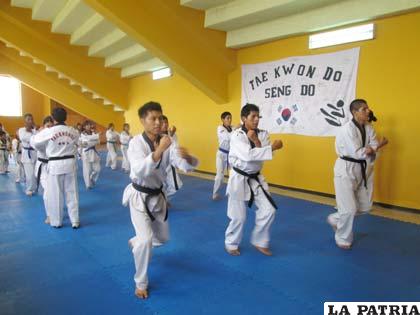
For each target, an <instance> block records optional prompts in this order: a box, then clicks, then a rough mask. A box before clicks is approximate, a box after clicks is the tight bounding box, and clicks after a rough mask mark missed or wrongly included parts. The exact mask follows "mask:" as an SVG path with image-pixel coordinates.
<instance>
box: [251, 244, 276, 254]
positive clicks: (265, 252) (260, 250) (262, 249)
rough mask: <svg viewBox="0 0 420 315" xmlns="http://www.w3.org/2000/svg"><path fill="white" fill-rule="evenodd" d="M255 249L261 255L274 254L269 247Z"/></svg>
mask: <svg viewBox="0 0 420 315" xmlns="http://www.w3.org/2000/svg"><path fill="white" fill-rule="evenodd" d="M254 247H255V248H256V249H257V250H258V251H259V252H261V253H263V254H264V255H266V256H273V253H272V252H271V250H270V249H269V248H268V247H267V248H266V247H260V246H256V245H254Z"/></svg>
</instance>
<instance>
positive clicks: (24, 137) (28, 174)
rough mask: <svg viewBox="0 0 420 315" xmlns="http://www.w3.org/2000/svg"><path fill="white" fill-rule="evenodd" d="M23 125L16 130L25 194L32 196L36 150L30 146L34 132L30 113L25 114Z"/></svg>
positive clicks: (34, 181)
mask: <svg viewBox="0 0 420 315" xmlns="http://www.w3.org/2000/svg"><path fill="white" fill-rule="evenodd" d="M23 117H24V119H25V127H22V128H20V129H19V130H18V134H19V139H20V141H21V142H22V149H23V151H22V159H21V161H22V164H23V168H24V170H25V178H26V195H28V196H32V195H33V194H34V193H35V191H36V178H35V163H36V152H35V150H34V148H33V147H31V144H30V141H31V137H32V136H33V135H34V134H35V133H36V130H35V128H34V126H35V124H34V119H33V117H32V114H25V115H24V116H23Z"/></svg>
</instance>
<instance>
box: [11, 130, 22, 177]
mask: <svg viewBox="0 0 420 315" xmlns="http://www.w3.org/2000/svg"><path fill="white" fill-rule="evenodd" d="M12 154H13V158H14V160H15V162H16V170H15V171H16V183H20V182H21V181H23V182H25V169H24V168H23V164H22V143H21V142H20V139H19V134H18V132H16V138H14V139H13V140H12Z"/></svg>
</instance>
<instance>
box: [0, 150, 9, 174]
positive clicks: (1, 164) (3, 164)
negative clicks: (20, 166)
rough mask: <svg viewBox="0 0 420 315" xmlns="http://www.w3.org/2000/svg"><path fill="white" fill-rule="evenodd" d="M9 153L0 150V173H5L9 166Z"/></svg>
mask: <svg viewBox="0 0 420 315" xmlns="http://www.w3.org/2000/svg"><path fill="white" fill-rule="evenodd" d="M8 155H9V153H8V152H7V151H6V150H0V174H5V173H6V172H7V169H8V168H9V157H8Z"/></svg>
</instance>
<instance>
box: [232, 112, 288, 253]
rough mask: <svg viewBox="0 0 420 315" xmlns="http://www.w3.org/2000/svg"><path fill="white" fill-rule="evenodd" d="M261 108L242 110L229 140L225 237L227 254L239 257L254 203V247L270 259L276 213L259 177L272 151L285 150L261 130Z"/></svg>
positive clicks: (264, 185) (279, 141) (278, 142)
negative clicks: (272, 229) (247, 218)
mask: <svg viewBox="0 0 420 315" xmlns="http://www.w3.org/2000/svg"><path fill="white" fill-rule="evenodd" d="M259 114H260V113H259V108H258V107H257V106H256V105H254V104H246V105H245V106H244V107H242V110H241V120H242V122H243V125H242V127H241V128H239V129H236V130H235V131H233V133H232V136H231V138H230V151H229V163H230V164H231V165H232V170H231V171H230V175H229V181H228V186H227V189H226V191H227V194H228V196H229V199H228V209H227V215H228V217H229V219H230V223H229V226H228V227H227V229H226V233H225V248H226V251H227V252H228V253H229V254H231V255H233V256H238V255H240V251H239V245H240V243H241V240H242V236H243V230H244V225H245V220H246V211H247V207H246V205H245V202H248V207H251V206H252V203H253V202H254V201H255V204H256V206H257V211H256V213H255V227H254V230H253V231H252V236H251V244H252V245H254V247H255V248H256V249H257V250H259V251H260V252H261V253H263V254H264V255H267V256H271V255H272V253H271V251H270V247H269V245H270V228H271V225H272V223H273V221H274V216H275V211H276V209H277V207H276V205H275V203H274V201H273V199H272V198H271V196H270V193H269V192H268V184H267V183H266V181H265V179H264V177H263V176H262V175H261V174H260V171H261V169H262V166H263V162H264V161H268V160H271V159H272V158H273V151H276V150H279V149H280V148H282V146H283V143H282V142H281V140H274V141H273V142H272V143H270V140H269V136H268V132H267V131H264V130H259V129H258V123H259V119H260V117H259Z"/></svg>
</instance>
